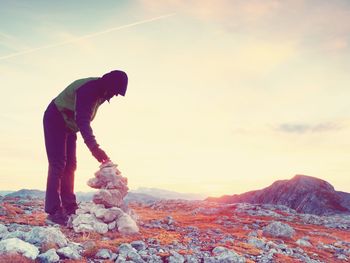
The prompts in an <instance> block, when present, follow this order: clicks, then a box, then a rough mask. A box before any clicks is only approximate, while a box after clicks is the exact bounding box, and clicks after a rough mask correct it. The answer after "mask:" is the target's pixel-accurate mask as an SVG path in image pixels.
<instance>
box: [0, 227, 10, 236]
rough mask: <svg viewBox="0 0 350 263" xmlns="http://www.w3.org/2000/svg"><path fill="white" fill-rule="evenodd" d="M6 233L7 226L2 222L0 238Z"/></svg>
mask: <svg viewBox="0 0 350 263" xmlns="http://www.w3.org/2000/svg"><path fill="white" fill-rule="evenodd" d="M7 233H8V230H7V227H6V226H4V225H3V224H0V239H1V238H3V236H4V235H6V234H7Z"/></svg>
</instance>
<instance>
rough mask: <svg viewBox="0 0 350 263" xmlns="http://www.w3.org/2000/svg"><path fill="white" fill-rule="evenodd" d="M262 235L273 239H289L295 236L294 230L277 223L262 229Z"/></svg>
mask: <svg viewBox="0 0 350 263" xmlns="http://www.w3.org/2000/svg"><path fill="white" fill-rule="evenodd" d="M263 234H264V235H267V236H273V237H288V238H291V237H292V236H293V235H294V234H295V230H294V229H293V228H292V227H291V226H289V225H287V224H284V223H281V222H279V221H274V222H272V223H270V224H269V225H267V226H266V227H264V229H263Z"/></svg>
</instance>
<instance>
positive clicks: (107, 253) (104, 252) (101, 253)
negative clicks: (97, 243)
mask: <svg viewBox="0 0 350 263" xmlns="http://www.w3.org/2000/svg"><path fill="white" fill-rule="evenodd" d="M111 255H112V251H111V250H110V249H106V248H101V249H99V250H98V251H97V253H96V255H95V258H99V259H110V257H111Z"/></svg>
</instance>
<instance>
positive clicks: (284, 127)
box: [277, 122, 343, 134]
mask: <svg viewBox="0 0 350 263" xmlns="http://www.w3.org/2000/svg"><path fill="white" fill-rule="evenodd" d="M342 128H343V127H342V126H340V124H338V123H334V122H323V123H318V124H306V123H282V124H280V125H279V126H278V127H277V130H278V131H282V132H286V133H298V134H304V133H309V132H311V133H318V132H328V131H337V130H340V129H342Z"/></svg>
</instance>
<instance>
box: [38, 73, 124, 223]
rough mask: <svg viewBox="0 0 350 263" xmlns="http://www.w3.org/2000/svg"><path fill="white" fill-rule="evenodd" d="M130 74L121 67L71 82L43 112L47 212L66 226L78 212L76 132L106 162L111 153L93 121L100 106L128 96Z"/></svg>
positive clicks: (52, 219) (49, 216)
mask: <svg viewBox="0 0 350 263" xmlns="http://www.w3.org/2000/svg"><path fill="white" fill-rule="evenodd" d="M127 85H128V77H127V75H126V73H125V72H123V71H120V70H114V71H111V72H109V73H107V74H105V75H103V76H102V77H94V78H84V79H79V80H76V81H74V82H73V83H71V84H70V85H69V86H68V87H67V88H65V89H64V90H63V91H62V92H61V93H60V94H59V95H58V96H57V97H56V98H55V99H53V100H52V101H51V103H50V104H49V106H48V107H47V109H46V111H45V114H44V120H43V122H44V134H45V146H46V153H47V158H48V162H49V169H48V177H47V185H46V198H45V212H46V213H48V214H49V215H48V217H47V219H48V220H49V221H52V222H54V223H57V224H60V225H66V223H67V219H68V216H69V215H71V214H74V213H75V210H76V209H77V207H78V206H77V201H76V197H75V194H74V172H75V170H76V166H77V161H76V140H77V135H76V133H77V132H78V131H80V134H81V136H82V137H83V139H84V142H85V144H86V146H87V147H88V148H89V150H90V151H91V153H92V155H93V156H94V157H95V158H96V159H97V161H99V162H100V163H103V162H105V161H108V160H109V157H108V155H107V154H106V153H105V152H104V151H103V150H102V149H101V148H100V145H99V144H98V143H97V141H96V139H95V136H94V134H93V131H92V128H91V126H90V122H91V121H92V120H93V119H94V117H95V115H96V112H97V109H98V107H99V106H100V105H101V104H102V103H104V102H105V101H106V100H107V101H108V102H109V100H110V99H111V98H112V97H113V96H118V95H122V96H125V93H126V89H127Z"/></svg>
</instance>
